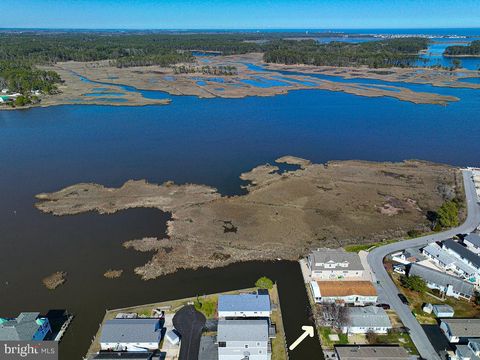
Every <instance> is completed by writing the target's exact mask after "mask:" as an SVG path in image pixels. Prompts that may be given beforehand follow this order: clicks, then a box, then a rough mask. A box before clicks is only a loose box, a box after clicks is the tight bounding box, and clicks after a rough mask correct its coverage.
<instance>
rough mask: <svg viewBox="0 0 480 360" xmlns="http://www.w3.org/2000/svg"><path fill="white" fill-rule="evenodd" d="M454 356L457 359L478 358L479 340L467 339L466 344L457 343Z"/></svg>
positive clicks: (479, 352)
mask: <svg viewBox="0 0 480 360" xmlns="http://www.w3.org/2000/svg"><path fill="white" fill-rule="evenodd" d="M455 356H456V358H457V359H458V360H480V340H479V339H468V344H467V345H457V346H456V349H455Z"/></svg>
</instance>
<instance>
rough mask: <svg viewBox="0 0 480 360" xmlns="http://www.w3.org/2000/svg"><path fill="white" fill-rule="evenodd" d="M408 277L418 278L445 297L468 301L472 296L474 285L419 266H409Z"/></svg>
mask: <svg viewBox="0 0 480 360" xmlns="http://www.w3.org/2000/svg"><path fill="white" fill-rule="evenodd" d="M408 276H419V277H421V278H422V279H423V280H425V282H426V284H427V286H428V287H429V288H430V289H437V290H439V291H440V292H441V293H443V294H445V295H446V296H451V297H454V298H456V299H459V298H463V299H466V300H470V299H471V298H472V296H473V295H474V289H475V287H474V285H473V284H471V283H468V282H466V281H464V280H462V279H460V278H458V277H456V276H453V275H449V274H446V273H442V272H440V271H437V270H433V269H430V268H428V267H426V266H422V265H419V264H411V265H410V269H409V271H408Z"/></svg>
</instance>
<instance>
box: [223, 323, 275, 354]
mask: <svg viewBox="0 0 480 360" xmlns="http://www.w3.org/2000/svg"><path fill="white" fill-rule="evenodd" d="M217 342H218V360H244V359H249V360H270V359H271V358H272V349H271V343H270V337H269V322H268V320H267V319H249V320H225V319H220V320H219V321H218V332H217Z"/></svg>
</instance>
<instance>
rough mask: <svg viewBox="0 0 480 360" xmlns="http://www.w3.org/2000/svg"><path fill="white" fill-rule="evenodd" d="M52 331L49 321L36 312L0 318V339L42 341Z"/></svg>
mask: <svg viewBox="0 0 480 360" xmlns="http://www.w3.org/2000/svg"><path fill="white" fill-rule="evenodd" d="M51 332H52V328H51V326H50V322H49V321H48V319H47V318H46V317H41V316H40V313H38V312H22V313H20V315H18V316H17V317H16V318H13V319H4V318H0V340H2V341H31V340H34V341H42V340H45V338H46V336H47V335H48V334H49V333H51Z"/></svg>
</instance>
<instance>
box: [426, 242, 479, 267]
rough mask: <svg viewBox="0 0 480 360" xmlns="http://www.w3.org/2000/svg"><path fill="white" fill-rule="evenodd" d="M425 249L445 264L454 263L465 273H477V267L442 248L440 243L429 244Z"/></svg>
mask: <svg viewBox="0 0 480 360" xmlns="http://www.w3.org/2000/svg"><path fill="white" fill-rule="evenodd" d="M423 250H424V251H425V252H426V253H428V254H430V256H432V257H433V258H436V259H438V260H439V261H440V262H441V263H442V264H444V265H445V266H447V265H451V264H454V265H455V266H456V267H457V268H459V269H461V270H462V271H463V272H464V273H466V274H468V275H472V274H475V273H476V269H475V268H473V267H472V266H470V265H468V264H466V263H464V262H463V261H461V260H459V259H458V258H456V257H455V256H453V255H451V254H450V253H449V252H448V251H447V250H445V249H442V248H441V247H440V246H439V245H438V244H435V243H433V244H428V245H427V246H425V247H424V248H423Z"/></svg>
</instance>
